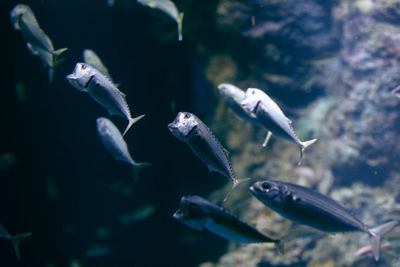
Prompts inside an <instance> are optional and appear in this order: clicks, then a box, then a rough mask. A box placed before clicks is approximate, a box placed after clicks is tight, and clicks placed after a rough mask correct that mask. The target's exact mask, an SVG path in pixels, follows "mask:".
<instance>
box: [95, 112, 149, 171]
mask: <svg viewBox="0 0 400 267" xmlns="http://www.w3.org/2000/svg"><path fill="white" fill-rule="evenodd" d="M140 118H143V115H142V116H141V117H140ZM140 118H139V119H140ZM96 123H97V132H98V134H99V136H100V139H101V141H102V142H103V144H104V146H105V147H106V149H107V150H108V152H110V154H111V155H112V156H113V158H115V159H117V160H121V161H125V162H127V163H129V164H130V165H132V166H133V167H135V168H145V167H148V166H150V163H138V162H135V161H134V160H133V159H132V157H131V154H130V153H129V151H128V145H127V144H126V142H125V140H124V139H123V137H122V135H121V133H120V131H119V130H118V128H117V127H116V126H115V125H114V123H112V122H111V121H110V120H109V119H107V118H98V119H97V121H96Z"/></svg>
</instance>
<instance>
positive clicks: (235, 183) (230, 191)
mask: <svg viewBox="0 0 400 267" xmlns="http://www.w3.org/2000/svg"><path fill="white" fill-rule="evenodd" d="M250 180H251V178H245V179H240V180H239V179H236V178H233V185H232V188H231V190H229V192H228V193H227V194H226V196H225V198H224V202H225V201H226V200H227V199H228V197H229V196H230V195H231V193H232V191H233V189H235V188H236V187H237V186H238V185H240V184H242V183H244V182H247V181H250Z"/></svg>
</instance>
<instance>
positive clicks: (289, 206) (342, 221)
mask: <svg viewBox="0 0 400 267" xmlns="http://www.w3.org/2000/svg"><path fill="white" fill-rule="evenodd" d="M250 191H251V193H252V194H253V195H254V196H255V197H256V198H257V199H258V200H260V201H261V202H262V203H264V205H266V206H267V207H269V208H271V209H272V210H274V211H276V212H278V213H279V214H281V215H282V216H284V217H286V218H288V219H290V220H292V221H294V222H297V223H301V224H305V225H308V226H311V227H314V228H316V229H318V230H321V231H325V232H354V231H359V232H365V233H368V234H369V236H370V239H371V246H372V250H373V255H374V259H375V260H376V261H378V260H379V254H380V237H381V236H382V235H384V234H385V233H387V232H389V231H390V230H391V229H393V227H395V226H396V225H397V224H398V221H391V222H388V223H385V224H382V225H380V226H377V227H375V228H368V227H367V226H366V225H365V224H364V223H363V222H361V221H360V220H359V219H357V218H356V217H355V216H353V215H352V213H351V212H350V211H348V210H347V209H345V208H344V207H343V206H342V205H340V204H339V203H338V202H336V201H335V200H333V199H332V198H329V197H327V196H324V195H322V194H320V193H318V192H316V191H313V190H311V189H309V188H306V187H303V186H299V185H295V184H290V183H284V182H279V181H271V180H265V181H260V182H256V183H254V184H253V185H252V186H251V187H250Z"/></svg>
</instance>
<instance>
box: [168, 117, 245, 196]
mask: <svg viewBox="0 0 400 267" xmlns="http://www.w3.org/2000/svg"><path fill="white" fill-rule="evenodd" d="M168 129H169V131H170V132H171V133H172V134H173V135H174V136H175V137H176V138H177V139H178V140H180V141H183V142H185V143H186V144H187V145H188V146H189V147H190V149H191V150H192V151H193V152H194V153H195V154H196V156H198V157H199V158H200V159H201V160H202V161H203V162H204V163H205V164H206V165H207V167H208V169H209V171H215V172H218V173H220V174H222V175H224V176H226V177H228V178H230V179H232V181H233V186H232V190H233V189H234V188H235V187H236V186H237V185H239V184H240V183H242V182H244V181H246V180H241V181H239V180H238V179H236V178H235V175H234V173H233V169H232V164H231V161H230V160H229V156H228V151H227V150H226V149H225V148H224V147H223V146H222V145H221V143H220V142H219V141H218V139H217V138H216V137H215V135H214V134H213V133H212V132H211V130H210V129H209V128H208V127H207V126H206V125H205V124H204V122H202V121H201V120H200V119H199V118H198V117H196V116H195V115H194V114H192V113H189V112H179V113H178V115H177V116H176V118H175V120H174V121H173V122H171V123H170V124H168ZM232 190H231V191H232ZM225 200H226V197H225Z"/></svg>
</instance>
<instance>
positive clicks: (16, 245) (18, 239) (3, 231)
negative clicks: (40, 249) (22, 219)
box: [0, 224, 32, 260]
mask: <svg viewBox="0 0 400 267" xmlns="http://www.w3.org/2000/svg"><path fill="white" fill-rule="evenodd" d="M31 235H32V233H25V234H20V235H15V236H12V235H10V234H9V233H8V232H7V230H6V229H5V228H4V227H3V225H1V224H0V237H2V238H5V239H8V240H10V241H11V243H12V245H13V247H14V250H15V254H17V259H18V260H20V259H21V254H20V251H19V243H20V242H21V241H22V240H24V239H26V238H28V237H30V236H31Z"/></svg>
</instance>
